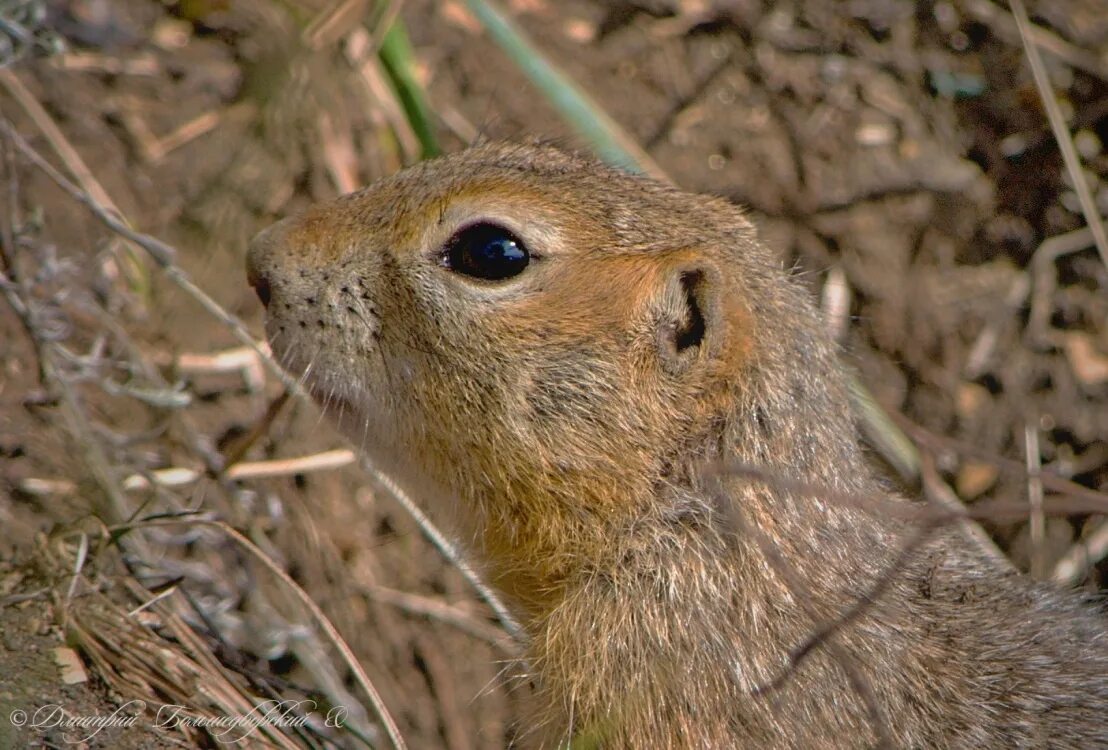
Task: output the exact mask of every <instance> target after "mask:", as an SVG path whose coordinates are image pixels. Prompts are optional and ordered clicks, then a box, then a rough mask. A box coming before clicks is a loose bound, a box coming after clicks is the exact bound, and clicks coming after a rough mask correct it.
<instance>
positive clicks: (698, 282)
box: [673, 270, 706, 354]
mask: <svg viewBox="0 0 1108 750" xmlns="http://www.w3.org/2000/svg"><path fill="white" fill-rule="evenodd" d="M703 286H704V272H703V271H700V270H696V271H685V272H684V273H682V274H681V292H682V294H683V295H684V298H685V306H686V308H687V309H686V315H687V316H688V317H687V319H686V320H685V321H684V322H683V323H682V324H681V325H679V326H678V327H677V328H676V329H675V330H674V339H673V343H674V349H675V350H676V352H677V354H682V353H683V352H685V351H686V350H688V349H690V348H692V347H694V346H700V344H701V343H703V341H704V333H705V330H706V326H705V323H704V313H703V312H701V306H702V305H701V299H700V297H701V294H702V293H703Z"/></svg>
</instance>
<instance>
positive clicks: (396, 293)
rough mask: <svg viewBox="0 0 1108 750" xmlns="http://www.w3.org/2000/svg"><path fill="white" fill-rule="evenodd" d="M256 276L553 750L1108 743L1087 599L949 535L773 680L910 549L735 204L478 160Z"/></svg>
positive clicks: (597, 173)
mask: <svg viewBox="0 0 1108 750" xmlns="http://www.w3.org/2000/svg"><path fill="white" fill-rule="evenodd" d="M248 272H249V276H250V281H251V283H252V284H253V285H254V287H255V288H256V290H257V292H258V295H259V297H260V298H261V299H262V301H263V303H265V305H266V307H267V309H268V316H267V332H268V336H269V339H270V342H271V344H272V347H273V350H274V352H275V353H276V354H277V355H278V356H279V357H280V359H281V361H282V363H283V364H284V365H285V366H286V367H287V368H288V369H289V370H290V371H291V372H293V373H296V374H298V375H303V376H304V377H305V381H306V383H307V384H308V386H309V387H310V389H311V390H312V391H313V393H314V394H315V395H316V397H317V398H318V399H319V401H320V402H321V403H322V404H323V405H324V407H325V408H326V410H327V412H328V413H329V414H331V415H332V416H333V417H335V418H336V419H337V421H338V422H339V423H340V425H341V427H342V428H343V429H344V431H345V432H346V433H347V434H348V435H349V436H350V437H351V439H352V440H353V441H354V442H355V443H357V444H358V445H360V446H362V447H363V449H364V450H365V451H366V452H367V453H368V454H369V455H371V456H372V457H373V458H374V459H375V460H376V461H377V462H378V463H379V464H380V465H381V466H382V467H383V468H385V469H386V470H387V471H388V472H390V473H391V474H393V475H394V476H395V477H397V478H398V479H399V480H400V481H401V483H402V484H405V485H406V486H407V487H408V488H409V489H411V490H413V491H414V492H417V493H419V495H420V496H422V497H425V498H427V499H428V500H429V501H430V502H431V503H432V504H433V505H437V506H438V508H439V510H440V511H441V512H449V513H450V515H451V516H452V517H453V522H454V524H455V527H456V529H457V530H458V533H459V534H460V535H461V536H462V538H464V539H467V540H472V544H473V546H474V548H475V554H476V556H477V558H478V559H480V560H481V561H482V562H483V565H484V567H485V569H486V571H487V574H488V576H489V579H490V580H491V581H492V582H493V583H494V584H495V585H496V586H497V587H498V588H499V589H500V590H502V591H503V592H504V593H505V594H506V596H507V598H508V599H509V601H510V602H511V603H512V605H513V606H514V607H515V609H516V611H517V612H518V613H519V615H520V616H521V617H522V618H523V620H524V622H525V624H526V627H527V630H528V632H529V635H530V641H531V647H530V653H529V663H530V665H531V667H532V668H533V669H534V670H535V673H536V682H537V683H538V685H539V690H540V693H541V702H542V708H543V711H544V717H545V719H546V724H547V725H548V726H549V727H552V730H551V733H550V734H549V737H550V738H551V739H549V740H548V742H550V743H551V744H553V743H556V742H558V743H564V742H565V741H567V740H571V739H573V738H577V739H578V740H580V741H583V742H585V743H586V744H587V743H592V745H593V746H602V747H613V748H614V747H620V748H622V747H631V748H655V747H657V748H661V747H698V748H709V747H710V748H716V747H772V748H777V747H782V748H784V747H788V748H823V747H833V748H843V747H867V746H873V745H875V744H878V743H880V742H881V741H882V734H884V735H885V737H884V743H885V744H889V745H892V746H895V747H904V748H932V747H952V748H953V747H957V748H974V749H975V750H979V749H980V748H1012V747H1048V746H1049V747H1075V748H1076V747H1082V748H1088V747H1108V648H1106V636H1105V627H1104V622H1103V621H1102V619H1101V615H1100V613H1098V612H1097V611H1095V610H1094V609H1093V607H1092V606H1091V605H1089V604H1088V603H1086V602H1083V601H1081V600H1080V599H1079V598H1078V597H1077V596H1076V595H1070V594H1068V593H1063V592H1059V591H1055V590H1053V589H1051V588H1050V587H1047V586H1044V585H1037V584H1034V583H1032V582H1031V581H1030V580H1029V579H1027V578H1025V577H1023V576H1020V575H1018V574H1015V573H1012V572H1010V571H1008V570H1003V569H1000V566H999V565H997V564H996V563H992V562H990V561H988V560H986V559H983V558H982V556H981V555H980V554H978V553H975V551H974V550H973V549H972V548H971V547H970V546H969V545H968V544H967V543H965V542H964V541H963V540H962V537H961V536H960V535H959V534H957V533H955V532H953V531H948V532H943V533H940V534H938V535H936V537H935V538H934V540H932V541H930V542H929V543H928V544H927V545H926V546H923V547H922V548H921V549H919V550H918V553H917V554H915V555H914V556H913V557H912V559H911V561H910V562H909V563H908V564H907V565H906V566H905V567H904V568H903V570H902V571H901V572H900V573H899V574H898V575H897V576H896V577H895V578H891V579H890V580H889V585H888V586H887V588H886V589H885V590H884V591H883V592H882V596H881V597H880V598H879V599H878V600H877V602H876V603H875V604H873V605H872V606H869V607H868V608H866V609H865V610H864V611H863V612H862V614H861V615H860V616H859V617H858V618H856V619H853V620H851V621H850V622H847V623H845V624H843V626H842V628H841V629H840V630H838V631H836V633H835V634H834V635H833V636H832V637H830V638H829V639H827V641H826V642H824V643H822V644H821V645H820V646H819V647H817V648H816V649H813V653H811V655H810V656H809V657H808V658H806V659H805V660H804V661H802V662H801V663H800V664H799V665H798V666H796V667H795V668H794V669H792V670H789V658H790V654H793V653H794V650H795V649H796V648H797V647H798V646H799V645H800V644H802V643H804V642H805V641H806V639H809V638H810V637H811V635H812V633H813V632H814V631H815V630H816V629H817V628H819V627H821V625H824V624H826V623H827V622H830V621H833V620H834V618H836V617H837V616H838V615H839V614H840V613H841V612H843V611H844V610H846V609H847V608H848V607H850V606H851V605H852V604H854V603H856V602H857V601H858V597H859V596H861V595H863V594H864V592H866V591H867V590H869V588H870V587H871V586H872V585H873V583H874V582H875V581H877V580H880V577H881V576H882V574H883V572H884V571H885V570H886V569H887V567H888V566H889V565H890V564H891V563H892V561H893V559H894V558H896V557H897V556H898V553H899V552H900V550H902V549H903V548H904V547H905V541H906V539H908V538H910V535H911V533H913V532H912V531H911V529H910V528H909V527H908V525H906V524H904V523H903V522H897V521H893V520H889V519H887V518H882V516H881V515H880V514H874V513H873V512H872V510H869V509H864V508H861V507H859V506H857V505H852V504H851V503H848V502H842V501H840V500H833V499H829V498H831V496H832V495H836V494H837V495H840V496H841V495H848V494H850V495H854V496H865V495H870V496H872V495H874V494H875V493H881V494H882V495H883V496H885V497H888V496H889V494H890V493H889V491H888V490H887V488H884V487H883V486H882V484H881V482H880V481H879V480H878V479H876V478H875V477H874V475H873V473H872V471H871V470H870V469H869V468H868V467H867V464H866V462H865V460H864V459H863V456H862V452H861V450H860V448H859V446H858V443H857V439H856V436H855V427H854V424H853V421H852V416H851V411H850V407H849V404H848V398H847V391H846V387H845V379H844V375H843V372H842V370H841V368H840V365H839V364H838V362H837V357H836V352H835V349H834V346H833V345H832V343H831V341H830V340H829V339H828V337H827V336H826V335H825V333H824V332H823V329H822V327H821V324H820V321H819V318H818V314H817V312H816V310H815V309H814V307H813V305H812V303H811V301H810V299H809V296H808V294H807V292H806V291H805V289H804V288H803V287H802V285H801V284H800V283H798V282H797V281H796V280H795V279H794V278H792V277H791V276H790V274H789V273H788V272H787V271H786V270H784V269H782V268H781V265H780V262H779V261H778V260H777V259H776V258H775V256H774V255H773V253H771V252H770V251H769V250H767V249H766V248H765V247H764V246H763V245H762V244H761V243H760V242H759V241H758V239H757V238H756V235H755V230H754V229H753V227H752V225H751V223H750V222H749V221H748V220H747V219H746V218H744V216H743V213H742V211H741V210H739V209H738V208H736V207H735V206H733V205H731V204H729V203H727V202H725V201H723V200H719V199H715V198H709V197H704V196H699V195H692V194H688V193H684V192H681V191H679V190H676V189H674V188H671V187H668V186H665V185H663V184H660V183H658V182H655V181H653V180H650V179H648V178H644V177H640V176H635V175H630V174H625V173H622V172H619V171H616V170H613V169H610V168H608V167H605V166H602V165H600V164H597V163H595V162H593V161H591V160H588V159H585V158H581V157H578V156H576V155H573V154H569V153H566V152H563V151H561V150H558V149H555V148H552V147H547V146H520V145H506V144H487V145H482V146H478V147H474V148H471V149H469V150H466V151H463V152H461V153H459V154H456V155H453V156H448V157H445V158H441V159H437V160H434V161H429V162H425V163H422V164H418V165H416V166H414V167H412V168H410V169H407V170H405V171H403V172H401V173H399V174H397V175H395V176H392V177H389V178H387V179H384V180H381V181H379V182H377V183H376V184H374V185H373V186H371V187H370V188H368V189H366V190H363V191H361V192H358V193H354V194H352V195H348V196H345V197H342V198H339V199H337V200H335V201H333V202H330V203H328V204H325V205H322V206H318V207H316V208H313V209H310V210H308V211H307V212H306V213H304V214H302V215H300V216H297V217H294V218H291V219H287V220H285V221H282V222H280V223H279V224H276V225H274V226H273V227H271V228H269V229H268V230H266V231H265V232H263V233H262V234H261V235H259V236H258V238H256V239H255V240H254V242H253V244H252V246H251V250H250V253H249V261H248ZM721 460H725V461H733V462H734V461H737V462H741V463H743V464H746V465H754V466H759V467H762V468H763V469H764V471H765V472H767V474H771V475H773V476H777V477H781V478H782V479H784V480H788V481H790V482H793V483H809V484H816V485H819V486H822V487H824V488H826V494H825V495H823V496H820V495H812V494H810V493H803V492H798V491H797V487H796V484H792V485H789V486H787V487H783V486H781V485H780V484H778V483H775V482H773V481H768V482H767V481H762V480H757V479H755V478H752V477H750V476H749V475H746V476H736V475H731V476H729V477H725V478H723V479H716V478H713V477H711V476H710V474H711V472H708V471H706V470H705V467H708V466H711V465H712V464H713V462H715V463H717V464H718V462H719V461H721ZM721 488H722V490H721ZM764 540H770V541H771V542H772V549H769V548H767V546H766V545H765V544H764V543H762V542H763V541H764ZM772 558H776V561H775V560H774V559H772ZM775 562H776V564H775ZM782 564H784V565H787V566H789V568H790V569H791V570H792V571H793V572H794V574H795V577H794V580H792V581H790V580H786V579H787V578H788V577H789V576H787V575H785V574H784V572H783V571H784V568H782ZM783 674H784V675H785V678H784V679H779V678H781V677H782V675H783ZM775 681H776V683H775ZM771 683H775V684H776V685H777V686H776V687H774V688H773V689H772V690H764V689H762V688H765V686H767V685H769V684H771Z"/></svg>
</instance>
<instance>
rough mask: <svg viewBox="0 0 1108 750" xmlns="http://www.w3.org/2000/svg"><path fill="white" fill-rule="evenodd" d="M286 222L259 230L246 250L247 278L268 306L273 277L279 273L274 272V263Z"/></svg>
mask: <svg viewBox="0 0 1108 750" xmlns="http://www.w3.org/2000/svg"><path fill="white" fill-rule="evenodd" d="M285 223H286V222H284V221H281V222H278V223H276V224H274V225H273V226H270V227H268V228H266V229H264V230H262V231H261V232H259V233H258V235H257V236H255V237H254V239H252V240H251V241H250V248H249V249H248V250H247V252H246V280H247V282H248V283H249V284H250V286H252V287H254V292H255V293H257V295H258V299H259V300H261V302H262V304H263V305H265V306H266V307H269V301H270V300H271V299H272V298H273V279H274V277H275V276H277V275H278V274H276V273H274V271H275V268H274V264H275V263H276V262H277V257H276V256H279V255H280V246H281V244H282V242H283V237H284V229H285V226H284V225H285Z"/></svg>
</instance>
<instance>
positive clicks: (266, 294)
mask: <svg viewBox="0 0 1108 750" xmlns="http://www.w3.org/2000/svg"><path fill="white" fill-rule="evenodd" d="M250 282H251V283H252V284H253V285H254V291H255V292H256V293H257V295H258V299H260V300H261V301H262V304H263V305H264V306H266V307H269V298H270V294H271V293H272V290H271V289H270V287H269V279H267V278H266V277H265V276H257V277H254V278H252V279H251V280H250Z"/></svg>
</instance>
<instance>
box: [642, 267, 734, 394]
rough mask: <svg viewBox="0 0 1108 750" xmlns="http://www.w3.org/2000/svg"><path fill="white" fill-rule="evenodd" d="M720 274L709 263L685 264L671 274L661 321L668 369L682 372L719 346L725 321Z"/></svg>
mask: <svg viewBox="0 0 1108 750" xmlns="http://www.w3.org/2000/svg"><path fill="white" fill-rule="evenodd" d="M719 296H720V277H719V272H718V270H717V269H715V268H714V267H711V266H706V265H697V264H689V265H681V266H678V267H676V268H674V269H673V271H672V272H671V273H670V274H668V278H667V279H666V281H665V291H664V293H663V299H662V316H661V319H660V320H659V322H658V329H657V338H658V353H659V355H660V356H661V360H662V365H663V367H664V368H665V369H666V371H667V372H669V373H671V374H673V375H679V374H681V373H683V372H685V371H687V370H688V369H689V367H690V366H692V365H693V364H694V363H695V362H697V361H703V359H704V357H705V356H706V355H707V354H708V353H709V350H712V349H716V348H717V344H718V341H719V338H720V336H722V335H723V329H724V328H725V327H726V325H725V321H723V320H721V304H720V300H719Z"/></svg>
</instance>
